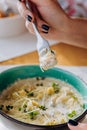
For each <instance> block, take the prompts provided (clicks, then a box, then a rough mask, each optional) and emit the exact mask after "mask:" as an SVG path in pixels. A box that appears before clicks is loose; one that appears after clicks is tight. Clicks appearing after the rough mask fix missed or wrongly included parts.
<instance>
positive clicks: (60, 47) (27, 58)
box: [0, 43, 87, 66]
mask: <svg viewBox="0 0 87 130" xmlns="http://www.w3.org/2000/svg"><path fill="white" fill-rule="evenodd" d="M52 49H53V50H55V52H56V56H57V59H58V65H65V66H87V49H82V48H78V47H74V46H70V45H67V44H62V43H61V44H56V45H53V46H52ZM38 63H39V61H38V54H37V52H36V51H35V52H32V53H28V54H25V55H23V56H20V57H17V58H13V59H11V60H8V61H5V62H2V63H0V65H19V64H38Z"/></svg>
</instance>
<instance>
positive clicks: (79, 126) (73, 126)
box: [68, 120, 87, 130]
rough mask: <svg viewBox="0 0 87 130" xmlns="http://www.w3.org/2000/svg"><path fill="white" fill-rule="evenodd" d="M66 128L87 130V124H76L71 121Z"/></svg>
mask: <svg viewBox="0 0 87 130" xmlns="http://www.w3.org/2000/svg"><path fill="white" fill-rule="evenodd" d="M68 127H69V128H70V130H87V124H83V123H77V122H76V121H73V120H69V123H68Z"/></svg>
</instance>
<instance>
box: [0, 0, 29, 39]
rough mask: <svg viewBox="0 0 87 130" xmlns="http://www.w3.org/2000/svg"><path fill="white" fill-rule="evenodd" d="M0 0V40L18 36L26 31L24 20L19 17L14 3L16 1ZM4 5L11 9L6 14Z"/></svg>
mask: <svg viewBox="0 0 87 130" xmlns="http://www.w3.org/2000/svg"><path fill="white" fill-rule="evenodd" d="M5 2H6V3H4V0H0V38H7V37H14V36H18V35H20V34H22V33H24V32H26V31H27V29H26V27H25V21H24V19H23V18H22V17H21V16H20V15H19V13H18V10H17V6H16V2H17V0H15V1H13V0H5ZM6 4H7V6H9V8H11V9H12V12H11V11H10V12H9V13H8V15H7V14H6V12H5V10H6V8H7V7H6Z"/></svg>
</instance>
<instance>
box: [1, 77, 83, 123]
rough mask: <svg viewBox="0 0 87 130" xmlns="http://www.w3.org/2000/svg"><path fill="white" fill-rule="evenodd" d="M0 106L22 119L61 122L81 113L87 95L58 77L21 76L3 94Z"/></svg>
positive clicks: (2, 109) (11, 115)
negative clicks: (23, 77) (84, 96)
mask: <svg viewBox="0 0 87 130" xmlns="http://www.w3.org/2000/svg"><path fill="white" fill-rule="evenodd" d="M0 109H1V111H3V112H4V113H5V114H7V115H9V116H10V117H12V118H14V119H17V120H19V121H22V122H25V123H29V124H36V125H47V126H49V125H58V124H63V123H66V122H67V121H68V120H69V119H73V118H76V117H78V116H79V115H81V114H82V113H83V111H84V103H83V98H82V96H81V95H80V93H79V92H78V91H77V90H76V89H75V88H74V87H73V86H72V85H70V84H69V83H66V82H65V81H62V80H60V79H56V78H49V77H48V78H47V77H46V78H44V77H36V78H35V77H34V78H27V79H19V80H17V81H16V82H14V83H12V84H11V85H10V86H9V87H7V89H5V90H4V91H3V92H2V94H1V96H0Z"/></svg>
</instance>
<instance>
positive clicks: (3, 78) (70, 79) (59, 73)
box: [0, 65, 87, 109]
mask: <svg viewBox="0 0 87 130" xmlns="http://www.w3.org/2000/svg"><path fill="white" fill-rule="evenodd" d="M32 77H53V78H56V79H60V80H63V81H65V82H67V83H69V84H71V85H73V87H74V88H75V89H77V91H78V92H79V93H80V94H81V95H82V96H83V98H84V97H87V85H86V84H85V83H84V82H83V81H82V80H81V79H79V78H78V77H77V76H75V75H74V74H72V73H70V72H67V71H65V70H62V69H59V68H53V69H49V70H47V71H45V72H42V71H41V69H40V67H39V66H38V65H31V66H19V67H15V68H11V69H8V70H6V71H4V72H2V73H1V74H0V92H2V91H3V90H4V89H6V88H7V87H8V85H10V84H12V83H13V82H15V81H16V80H17V79H25V78H32ZM85 108H86V109H87V104H85Z"/></svg>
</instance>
